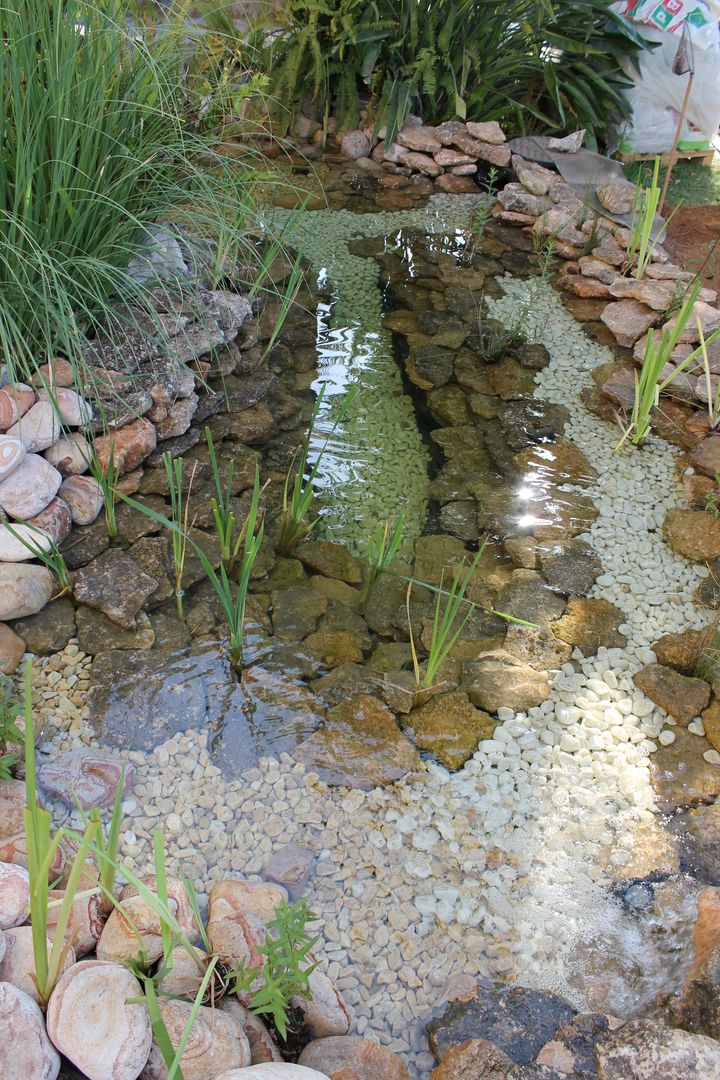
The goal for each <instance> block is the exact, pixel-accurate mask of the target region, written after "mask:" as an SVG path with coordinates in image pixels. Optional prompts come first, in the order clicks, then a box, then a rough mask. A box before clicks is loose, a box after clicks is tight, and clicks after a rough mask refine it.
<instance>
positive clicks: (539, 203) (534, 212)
mask: <svg viewBox="0 0 720 1080" xmlns="http://www.w3.org/2000/svg"><path fill="white" fill-rule="evenodd" d="M508 152H509V151H508ZM498 202H499V203H500V205H501V206H502V208H503V210H509V211H511V212H512V213H520V214H528V215H530V216H531V217H532V218H538V217H540V215H541V214H544V213H545V211H546V210H549V209H550V207H551V206H552V202H551V200H550V199H549V198H548V196H539V195H531V194H530V192H529V191H526V190H525V188H524V187H523V186H522V184H506V185H505V187H504V188H503V189H502V191H500V192H498Z"/></svg>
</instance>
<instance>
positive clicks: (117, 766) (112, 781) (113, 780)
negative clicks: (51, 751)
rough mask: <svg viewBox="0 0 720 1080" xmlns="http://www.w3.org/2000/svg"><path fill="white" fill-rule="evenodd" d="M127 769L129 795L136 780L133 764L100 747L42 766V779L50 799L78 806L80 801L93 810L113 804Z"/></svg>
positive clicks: (42, 784)
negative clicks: (94, 807)
mask: <svg viewBox="0 0 720 1080" xmlns="http://www.w3.org/2000/svg"><path fill="white" fill-rule="evenodd" d="M123 769H124V783H123V794H126V793H127V792H128V791H129V790H130V788H131V787H132V785H133V782H134V779H135V769H134V768H133V766H132V765H129V764H126V763H124V762H123V761H121V760H120V758H119V757H117V756H116V755H114V754H109V753H108V752H107V751H103V750H101V749H98V748H97V747H93V748H90V747H82V748H81V749H79V750H70V751H69V752H68V753H65V754H60V755H59V757H55V758H54V759H53V761H51V762H47V764H45V765H41V766H40V768H39V770H38V781H39V783H40V786H41V788H43V789H44V790H45V792H46V794H47V795H48V796H49V797H50V798H52V799H60V800H61V802H64V803H65V805H66V806H75V805H76V800H77V802H79V803H80V805H81V806H83V807H84V808H85V809H90V808H92V807H93V806H97V807H103V806H110V804H111V803H112V802H113V801H114V799H115V795H116V793H117V789H118V785H119V783H120V776H121V774H122V773H123Z"/></svg>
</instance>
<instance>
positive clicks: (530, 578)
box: [494, 570, 566, 626]
mask: <svg viewBox="0 0 720 1080" xmlns="http://www.w3.org/2000/svg"><path fill="white" fill-rule="evenodd" d="M565 603H566V602H565V600H564V598H563V597H562V596H560V595H559V594H558V593H557V592H556V591H554V590H553V589H551V588H549V586H548V585H547V584H546V583H545V582H544V581H543V579H542V578H541V577H540V575H539V574H538V573H537V572H536V571H535V570H513V572H512V575H511V577H510V581H509V582H508V584H507V585H505V586H504V588H502V589H501V590H500V592H499V593H498V595H497V598H496V600H495V604H494V606H495V608H496V610H497V611H501V612H502V613H503V615H510V616H512V617H513V618H514V619H522V620H523V621H525V622H531V623H534V624H535V625H537V626H549V624H550V623H552V622H555V620H556V619H559V618H560V616H561V615H562V613H563V612H564V610H565Z"/></svg>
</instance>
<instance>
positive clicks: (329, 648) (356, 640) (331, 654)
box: [303, 627, 365, 670]
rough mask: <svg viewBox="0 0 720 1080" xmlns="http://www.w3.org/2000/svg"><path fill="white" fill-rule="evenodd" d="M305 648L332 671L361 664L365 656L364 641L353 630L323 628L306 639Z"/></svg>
mask: <svg viewBox="0 0 720 1080" xmlns="http://www.w3.org/2000/svg"><path fill="white" fill-rule="evenodd" d="M303 648H304V649H305V650H307V652H308V653H309V654H310V655H311V656H313V657H316V658H317V660H318V662H319V663H320V664H321V665H322V666H323V667H325V668H330V669H331V670H332V669H333V668H337V667H341V666H342V665H343V664H361V663H362V662H363V659H364V656H365V653H364V648H363V639H362V638H360V637H359V636H358V635H357V634H355V633H353V631H352V630H332V629H327V628H324V627H323V628H321V629H319V630H316V631H315V633H313V634H309V635H308V636H307V637H306V638H305V641H304V642H303Z"/></svg>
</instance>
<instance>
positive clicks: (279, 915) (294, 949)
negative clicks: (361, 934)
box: [229, 900, 318, 1039]
mask: <svg viewBox="0 0 720 1080" xmlns="http://www.w3.org/2000/svg"><path fill="white" fill-rule="evenodd" d="M315 917H316V916H315V915H313V913H312V912H311V911H310V909H309V908H308V906H307V902H306V901H305V900H298V901H297V903H295V904H291V905H288V904H280V905H279V906H278V907H277V908H276V909H275V915H274V918H273V920H272V922H270V923H269V924H268V929H269V933H268V934H267V936H266V938H265V942H264V944H262V945H259V946H258V952H260V953H262V955H263V956H264V957H265V961H264V963H263V965H262V967H251V966H249V965H248V964H247V963H246V962H245V961H242V962H241V963H240V964H237V965H236V966H234V967H233V968H231V969H230V973H229V977H230V979H231V990H232V993H234V994H249V996H250V1006H249V1008H250V1012H251V1013H255V1014H256V1015H260V1016H263V1017H265V1019H266V1020H269V1021H270V1022H271V1023H272V1025H273V1026H274V1028H275V1029H276V1031H277V1032H278V1034H279V1035H280V1037H281V1039H286V1038H287V1036H288V1030H289V1025H290V1014H291V1009H292V999H293V998H294V997H304V998H309V997H310V986H309V981H308V980H309V977H310V975H311V974H312V972H313V971H314V970H315V968H316V967H317V964H316V963H315V962H314V961H313V960H312V954H311V950H312V948H313V946H314V945H315V943H316V942H317V940H318V939H317V938H313V937H311V936H310V934H309V933H308V931H307V924H308V923H309V922H310V921H311V920H313V919H314V918H315Z"/></svg>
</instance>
